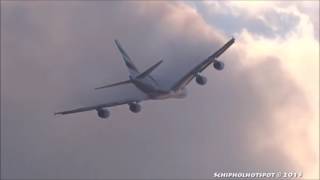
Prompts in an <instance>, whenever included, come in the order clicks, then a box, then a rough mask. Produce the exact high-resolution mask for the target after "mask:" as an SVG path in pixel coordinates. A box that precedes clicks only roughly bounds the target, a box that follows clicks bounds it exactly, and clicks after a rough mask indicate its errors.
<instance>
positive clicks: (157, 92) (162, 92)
mask: <svg viewBox="0 0 320 180" xmlns="http://www.w3.org/2000/svg"><path fill="white" fill-rule="evenodd" d="M130 79H131V81H132V83H133V84H134V85H135V86H136V87H137V88H138V89H140V90H141V91H142V92H144V93H145V94H147V95H148V96H149V98H150V99H155V100H156V99H168V98H184V97H186V96H187V90H186V89H185V88H183V89H178V90H176V91H174V90H172V89H164V88H161V87H160V86H159V84H157V83H156V81H154V80H153V79H152V78H151V77H149V76H147V77H145V78H143V79H136V78H132V77H130Z"/></svg>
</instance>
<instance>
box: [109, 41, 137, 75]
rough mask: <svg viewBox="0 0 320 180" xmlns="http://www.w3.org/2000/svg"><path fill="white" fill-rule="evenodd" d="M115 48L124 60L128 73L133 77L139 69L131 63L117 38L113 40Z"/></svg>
mask: <svg viewBox="0 0 320 180" xmlns="http://www.w3.org/2000/svg"><path fill="white" fill-rule="evenodd" d="M114 42H115V44H116V46H117V48H118V49H119V51H120V53H121V56H122V59H123V60H124V62H125V64H126V66H127V67H128V71H129V74H130V75H131V76H133V77H135V76H136V75H137V74H139V71H138V69H137V67H136V66H135V65H134V64H133V62H132V60H131V58H130V57H129V56H128V54H127V53H126V52H125V51H124V49H123V48H122V46H121V44H120V42H119V41H118V40H114Z"/></svg>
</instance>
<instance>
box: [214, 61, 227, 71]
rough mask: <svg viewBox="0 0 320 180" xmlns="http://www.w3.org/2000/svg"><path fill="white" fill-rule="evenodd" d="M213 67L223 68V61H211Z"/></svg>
mask: <svg viewBox="0 0 320 180" xmlns="http://www.w3.org/2000/svg"><path fill="white" fill-rule="evenodd" d="M213 67H214V68H215V69H216V70H219V71H221V70H222V69H223V68H224V63H223V62H220V61H215V62H214V63H213Z"/></svg>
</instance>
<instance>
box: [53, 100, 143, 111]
mask: <svg viewBox="0 0 320 180" xmlns="http://www.w3.org/2000/svg"><path fill="white" fill-rule="evenodd" d="M147 99H148V98H147V97H136V98H125V99H119V100H117V101H111V102H107V103H103V104H97V105H93V106H86V107H80V108H76V109H72V110H68V111H61V112H56V113H54V114H55V115H58V114H62V115H64V114H72V113H78V112H84V111H91V110H96V109H101V108H107V107H113V106H118V105H122V104H128V103H132V102H140V101H144V100H147Z"/></svg>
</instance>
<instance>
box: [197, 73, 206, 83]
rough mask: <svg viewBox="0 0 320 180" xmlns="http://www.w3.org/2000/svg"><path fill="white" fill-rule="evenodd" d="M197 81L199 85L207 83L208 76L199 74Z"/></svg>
mask: <svg viewBox="0 0 320 180" xmlns="http://www.w3.org/2000/svg"><path fill="white" fill-rule="evenodd" d="M196 82H197V83H198V84H199V85H205V84H206V83H207V78H206V77H204V76H201V75H197V76H196Z"/></svg>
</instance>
